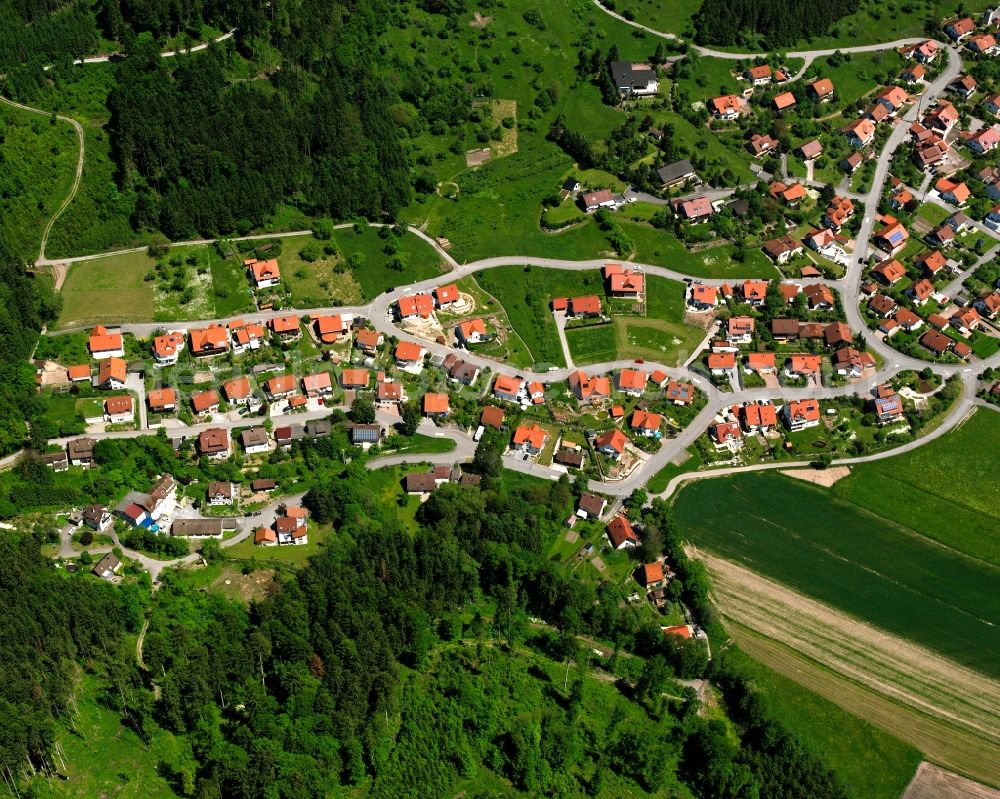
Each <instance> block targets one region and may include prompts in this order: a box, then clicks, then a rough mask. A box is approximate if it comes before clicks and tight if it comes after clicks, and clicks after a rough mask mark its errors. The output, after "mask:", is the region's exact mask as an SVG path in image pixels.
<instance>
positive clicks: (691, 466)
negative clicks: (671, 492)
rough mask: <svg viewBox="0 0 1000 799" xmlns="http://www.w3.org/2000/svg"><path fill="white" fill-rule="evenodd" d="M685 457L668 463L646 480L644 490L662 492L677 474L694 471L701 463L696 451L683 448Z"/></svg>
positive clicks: (654, 492)
mask: <svg viewBox="0 0 1000 799" xmlns="http://www.w3.org/2000/svg"><path fill="white" fill-rule="evenodd" d="M685 452H686V453H687V455H686V457H685V458H684V460H683V461H681V462H680V463H668V464H667V465H666V466H664V467H663V468H662V469H660V471H658V472H657V473H656V474H654V475H653V476H652V477H650V478H649V480H647V481H646V490H647V491H648V492H649V493H650V494H662V493H663V492H664V491H666V490H667V484H668V483H669V482H670V481H671V480H673V479H674V478H675V477H676V476H677V475H679V474H686V473H687V472H695V471H697V470H698V467H699V466H701V465H702V460H701V456H700V455H699V454H698V453H697V451H692V450H690V449H689V450H685Z"/></svg>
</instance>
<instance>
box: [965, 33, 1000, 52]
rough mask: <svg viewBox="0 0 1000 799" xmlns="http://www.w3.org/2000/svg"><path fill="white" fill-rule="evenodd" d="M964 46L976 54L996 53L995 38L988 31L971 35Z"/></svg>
mask: <svg viewBox="0 0 1000 799" xmlns="http://www.w3.org/2000/svg"><path fill="white" fill-rule="evenodd" d="M965 46H966V48H967V49H968V50H971V51H972V52H973V53H975V54H976V55H996V52H997V40H996V39H995V38H993V35H992V34H989V33H980V34H978V35H976V36H973V37H972V38H971V39H969V41H968V42H966V43H965Z"/></svg>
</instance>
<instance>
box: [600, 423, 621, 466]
mask: <svg viewBox="0 0 1000 799" xmlns="http://www.w3.org/2000/svg"><path fill="white" fill-rule="evenodd" d="M627 443H628V438H626V436H625V434H624V433H623V432H622V431H621V430H618V429H617V428H615V429H613V430H608V431H607V432H604V433H601V434H600V435H599V436H597V437H596V438H595V439H594V449H596V450H597V451H598V452H601V453H603V454H604V455H607V456H608V457H609V458H611V459H612V460H618V459H619V458H620V457H621V456H622V455H623V454H624V452H625V445H626V444H627Z"/></svg>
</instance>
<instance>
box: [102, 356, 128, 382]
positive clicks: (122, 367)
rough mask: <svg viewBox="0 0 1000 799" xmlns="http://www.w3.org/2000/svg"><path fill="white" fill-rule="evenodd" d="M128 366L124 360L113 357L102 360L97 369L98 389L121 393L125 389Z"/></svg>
mask: <svg viewBox="0 0 1000 799" xmlns="http://www.w3.org/2000/svg"><path fill="white" fill-rule="evenodd" d="M127 373H128V364H126V363H125V359H124V358H117V357H115V356H111V357H110V358H104V359H103V360H101V363H100V365H99V366H98V368H97V382H96V383H95V385H96V386H97V388H103V389H111V390H115V391H120V390H121V389H123V388H125V378H126V377H127V376H128V375H127Z"/></svg>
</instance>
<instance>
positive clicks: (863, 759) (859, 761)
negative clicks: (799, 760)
mask: <svg viewBox="0 0 1000 799" xmlns="http://www.w3.org/2000/svg"><path fill="white" fill-rule="evenodd" d="M728 657H736V658H739V659H740V663H741V666H740V669H741V671H744V672H746V673H747V674H748V676H749V677H750V678H751V679H752V681H753V686H754V688H755V689H756V690H757V692H758V694H759V695H760V696H761V697H762V699H763V700H764V705H765V707H766V708H767V710H768V712H769V713H770V714H771V715H773V716H774V717H775V718H776V719H778V721H780V722H781V723H782V724H784V725H785V727H787V728H788V729H789V730H791V731H792V732H794V733H795V734H796V735H798V736H799V737H800V738H801V739H802V741H803V743H804V744H805V745H806V746H808V747H809V748H810V749H811V750H812V751H814V752H816V753H817V754H818V755H819V756H820V757H822V758H823V760H824V761H825V762H826V763H827V764H828V765H829V766H830V768H831V769H833V771H834V772H835V773H836V775H837V776H838V777H839V778H840V781H841V783H842V784H843V786H844V789H845V790H846V791H847V795H848V796H849V797H851V799H898V798H899V796H900V794H902V792H903V789H904V788H905V787H906V784H907V783H908V782H909V781H910V779H911V777H912V776H913V773H914V771H916V768H917V764H918V763H919V761H920V759H921V754H920V752H919V751H918V750H917V749H916V748H914V747H913V746H911V745H909V744H905V743H903V742H902V741H900V740H899V739H898V738H896V737H894V736H893V735H890V734H889V733H887V732H885V731H883V730H881V729H879V728H878V727H876V726H874V725H873V724H871V723H869V722H867V721H864V720H863V719H861V718H859V717H858V716H855V715H852V714H851V713H848V712H846V711H845V710H843V709H841V708H840V707H838V706H837V705H836V704H834V703H833V702H831V701H829V700H827V699H825V698H823V697H822V696H820V695H818V694H816V693H813V692H812V691H810V690H807V689H806V688H804V687H802V686H801V685H799V684H798V683H796V682H794V681H793V680H791V679H788V678H787V677H784V676H782V675H781V674H779V673H778V672H777V671H773V670H771V669H770V668H768V667H767V666H765V665H764V664H763V663H760V662H757V661H754V660H752V659H750V658H747V657H745V656H744V655H743V654H732V655H728Z"/></svg>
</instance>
